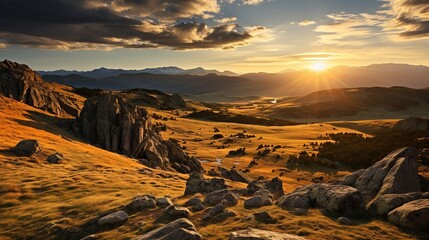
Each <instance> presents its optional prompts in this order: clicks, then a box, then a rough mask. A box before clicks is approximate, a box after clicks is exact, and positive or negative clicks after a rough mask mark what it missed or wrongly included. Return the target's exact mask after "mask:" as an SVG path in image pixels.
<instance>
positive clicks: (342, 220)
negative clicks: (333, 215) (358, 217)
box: [337, 217, 352, 225]
mask: <svg viewBox="0 0 429 240" xmlns="http://www.w3.org/2000/svg"><path fill="white" fill-rule="evenodd" d="M337 223H339V224H340V225H350V224H351V223H352V221H351V220H350V219H348V218H346V217H339V218H337Z"/></svg>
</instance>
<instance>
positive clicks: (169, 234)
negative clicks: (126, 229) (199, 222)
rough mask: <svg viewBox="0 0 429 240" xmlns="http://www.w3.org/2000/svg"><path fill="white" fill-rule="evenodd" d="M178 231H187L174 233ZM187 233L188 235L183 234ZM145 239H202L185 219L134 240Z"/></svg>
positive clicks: (192, 225)
mask: <svg viewBox="0 0 429 240" xmlns="http://www.w3.org/2000/svg"><path fill="white" fill-rule="evenodd" d="M178 229H185V230H187V231H182V230H180V231H179V232H176V230H178ZM173 233H175V234H177V236H180V238H179V237H175V236H176V235H174V234H173ZM184 233H189V234H184ZM147 239H153V240H155V239H163V240H166V239H171V240H173V239H174V240H175V239H185V240H200V239H202V238H201V236H200V235H199V234H198V233H197V230H195V226H194V224H192V222H191V221H189V220H188V219H186V218H180V219H177V220H176V221H173V222H170V223H168V224H166V225H164V226H162V227H160V228H157V229H155V230H152V231H150V232H148V233H146V234H144V235H142V236H139V237H137V238H135V239H134V240H147Z"/></svg>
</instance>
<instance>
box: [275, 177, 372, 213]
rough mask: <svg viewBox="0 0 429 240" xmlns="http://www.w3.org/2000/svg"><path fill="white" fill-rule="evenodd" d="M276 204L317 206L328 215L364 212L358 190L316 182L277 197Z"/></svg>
mask: <svg viewBox="0 0 429 240" xmlns="http://www.w3.org/2000/svg"><path fill="white" fill-rule="evenodd" d="M276 204H277V205H278V206H280V207H281V208H284V209H287V210H296V209H302V208H304V209H306V208H309V207H312V206H314V207H318V208H321V209H323V210H324V211H325V212H326V213H327V214H329V215H335V216H339V215H342V216H358V215H361V214H363V212H364V201H363V198H362V195H361V194H360V192H359V191H358V190H357V189H355V188H353V187H350V186H345V185H336V184H325V183H317V184H313V185H309V186H307V187H304V188H300V189H297V190H295V191H294V192H292V193H290V194H286V195H284V196H282V197H281V198H279V199H278V200H277V202H276Z"/></svg>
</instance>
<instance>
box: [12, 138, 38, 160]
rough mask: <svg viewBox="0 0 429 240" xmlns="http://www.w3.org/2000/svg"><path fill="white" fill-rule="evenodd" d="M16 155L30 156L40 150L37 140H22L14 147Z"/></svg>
mask: <svg viewBox="0 0 429 240" xmlns="http://www.w3.org/2000/svg"><path fill="white" fill-rule="evenodd" d="M13 151H14V152H15V154H16V155H19V156H26V157H30V156H32V155H33V154H36V153H38V152H40V147H39V142H38V141H37V140H22V141H20V142H19V143H18V144H17V145H16V146H15V147H14V148H13Z"/></svg>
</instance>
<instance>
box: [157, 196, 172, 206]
mask: <svg viewBox="0 0 429 240" xmlns="http://www.w3.org/2000/svg"><path fill="white" fill-rule="evenodd" d="M156 205H157V206H160V207H167V206H170V205H173V202H172V201H171V199H170V198H168V197H163V198H157V199H156Z"/></svg>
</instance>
